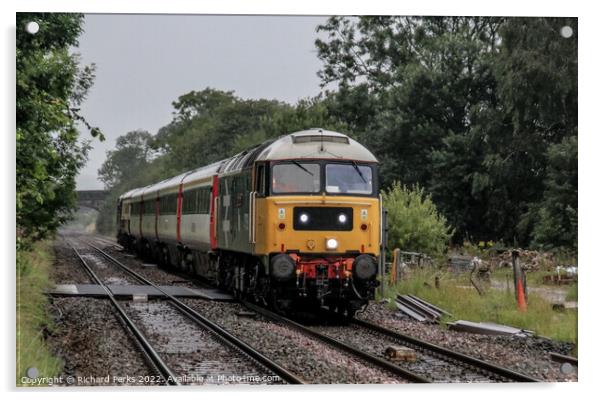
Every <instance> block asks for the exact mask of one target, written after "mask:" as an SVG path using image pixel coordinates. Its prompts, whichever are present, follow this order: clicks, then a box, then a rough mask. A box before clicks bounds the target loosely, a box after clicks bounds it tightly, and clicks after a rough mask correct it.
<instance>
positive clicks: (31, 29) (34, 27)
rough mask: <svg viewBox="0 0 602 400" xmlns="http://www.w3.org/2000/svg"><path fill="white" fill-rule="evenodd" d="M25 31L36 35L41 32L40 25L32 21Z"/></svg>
mask: <svg viewBox="0 0 602 400" xmlns="http://www.w3.org/2000/svg"><path fill="white" fill-rule="evenodd" d="M25 30H26V31H27V33H30V34H32V35H35V34H36V33H38V31H39V30H40V25H39V24H38V23H37V22H36V21H31V22H28V23H27V25H25Z"/></svg>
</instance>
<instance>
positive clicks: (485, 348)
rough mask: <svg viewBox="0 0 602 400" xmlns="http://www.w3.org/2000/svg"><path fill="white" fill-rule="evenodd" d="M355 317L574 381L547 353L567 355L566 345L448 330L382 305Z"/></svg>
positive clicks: (521, 368) (527, 371)
mask: <svg viewBox="0 0 602 400" xmlns="http://www.w3.org/2000/svg"><path fill="white" fill-rule="evenodd" d="M356 317H357V318H358V319H364V320H366V321H369V322H372V323H375V324H378V325H381V326H383V327H386V328H389V329H391V330H394V331H398V332H401V333H404V334H407V335H410V336H414V337H416V338H418V339H421V340H424V341H427V342H431V343H433V344H437V345H440V346H443V347H446V348H449V349H452V350H455V351H458V352H461V353H465V354H468V355H471V356H473V357H476V358H480V359H482V360H484V361H488V362H492V363H495V364H498V365H500V366H502V367H506V368H509V369H512V370H514V371H517V372H520V373H523V374H525V375H529V376H532V377H534V378H537V379H540V380H545V381H553V382H565V381H577V374H578V371H577V368H575V369H574V370H573V371H572V372H571V373H568V374H565V373H563V372H561V371H560V366H561V364H560V363H557V362H554V361H551V360H550V357H549V354H548V352H556V353H561V354H569V353H570V352H571V350H572V349H573V345H572V344H570V343H562V342H557V341H554V340H550V339H547V338H542V337H515V336H489V335H478V334H473V333H467V332H456V331H450V330H447V329H445V328H444V327H442V326H440V325H429V324H424V323H420V322H416V321H411V320H408V319H405V318H402V317H400V316H398V315H397V314H396V312H395V311H392V310H390V309H389V308H388V307H387V305H386V304H377V303H372V304H370V306H368V308H367V310H366V311H365V312H364V313H360V314H357V316H356Z"/></svg>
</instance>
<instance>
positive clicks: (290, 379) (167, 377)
mask: <svg viewBox="0 0 602 400" xmlns="http://www.w3.org/2000/svg"><path fill="white" fill-rule="evenodd" d="M83 243H84V244H85V245H86V246H88V247H89V248H91V249H94V251H95V252H96V253H97V254H100V255H101V256H102V257H103V258H104V259H106V260H108V261H109V262H110V263H111V264H112V265H114V266H115V267H117V268H118V269H119V270H120V271H121V272H123V273H125V274H127V275H129V276H130V277H131V278H133V279H134V280H135V281H137V282H139V283H142V284H144V285H148V286H151V287H153V288H155V289H156V290H158V291H159V292H161V293H162V294H163V296H165V297H166V298H167V299H168V300H167V303H168V304H169V305H170V306H172V308H173V309H175V310H177V312H178V313H179V314H181V316H183V317H184V318H186V319H187V320H189V321H191V322H192V323H194V324H195V325H197V326H198V327H200V328H201V329H202V330H204V331H206V332H208V333H209V334H210V335H211V336H212V337H213V338H214V339H216V340H217V341H218V342H221V343H222V344H223V345H225V346H227V347H228V348H229V349H230V350H231V351H234V352H236V353H238V354H240V355H243V356H244V357H245V358H246V359H248V360H249V361H251V362H252V363H254V364H255V365H257V366H259V367H260V368H261V369H263V370H264V371H269V372H270V373H272V374H274V375H277V376H279V377H280V379H281V380H282V381H283V382H284V383H288V384H304V383H305V382H304V381H303V380H302V379H301V378H299V377H298V376H296V375H295V374H293V373H291V372H290V371H288V370H287V369H285V368H283V367H282V366H280V365H279V364H278V363H276V362H274V361H272V360H271V359H269V358H268V357H265V356H264V355H263V354H261V353H260V352H258V351H257V350H255V349H254V348H253V347H251V346H249V345H248V344H247V343H245V342H244V341H242V340H240V339H239V338H237V337H235V336H233V335H231V334H230V333H229V332H227V331H226V330H224V329H223V328H221V327H220V326H219V325H217V324H215V323H213V322H212V321H210V320H208V319H207V318H205V317H204V316H202V315H201V314H199V313H198V312H197V311H195V310H193V309H192V308H190V307H188V306H187V305H186V304H184V303H183V302H181V301H180V300H179V299H177V298H175V297H174V296H172V295H170V294H169V293H166V292H165V291H164V290H163V289H161V288H160V287H159V286H157V285H156V284H154V283H153V282H151V281H150V280H148V279H146V278H145V277H143V276H142V275H140V274H138V273H137V272H135V271H133V270H132V269H131V268H129V267H127V266H126V265H125V264H123V263H121V262H120V261H119V260H117V259H115V258H114V257H112V256H111V255H110V254H108V253H106V252H105V251H103V250H102V249H100V248H98V247H96V246H94V245H92V244H91V243H88V242H83ZM69 245H70V247H71V248H72V249H73V251H74V252H75V254H76V255H77V257H78V258H79V260H80V261H81V263H82V265H83V266H84V268H85V269H86V271H87V272H88V273H89V274H90V275H91V276H92V279H93V280H94V282H95V283H96V284H98V285H101V287H102V288H103V290H104V291H105V293H106V294H107V296H108V298H109V299H110V301H111V303H112V304H113V306H114V307H115V308H116V310H117V311H118V314H119V316H120V318H122V319H123V320H124V321H125V323H126V325H127V327H128V329H129V330H130V331H131V332H132V333H133V334H134V337H135V338H136V340H137V343H138V344H139V347H140V348H141V349H143V350H144V355H145V357H146V358H147V360H149V362H150V364H151V365H152V366H153V368H154V369H155V370H157V371H158V372H159V374H160V375H161V376H162V377H163V380H164V383H166V384H171V385H178V384H179V381H180V379H178V377H177V376H176V375H174V371H173V370H172V369H170V367H169V366H168V365H167V362H166V361H165V360H164V359H163V358H162V357H161V356H160V354H159V351H157V349H156V348H154V347H153V345H152V344H151V341H150V340H149V339H148V338H147V337H146V336H145V335H144V334H143V333H142V330H141V329H140V328H139V327H138V326H137V325H136V323H135V322H134V320H133V318H131V317H130V316H128V314H127V313H126V311H125V310H124V307H123V306H122V305H121V304H120V303H119V302H118V301H117V300H116V299H115V298H114V296H113V294H112V293H111V291H110V289H109V288H108V287H107V285H106V284H105V283H103V282H102V280H101V279H100V278H99V277H98V275H97V274H96V273H95V272H94V271H93V269H92V268H91V267H90V266H89V264H88V263H87V262H86V260H85V259H84V257H82V255H81V254H80V252H79V251H78V250H77V249H76V248H75V246H73V245H72V244H69ZM164 312H165V310H162V311H161V313H164ZM232 363H233V364H236V362H235V360H232Z"/></svg>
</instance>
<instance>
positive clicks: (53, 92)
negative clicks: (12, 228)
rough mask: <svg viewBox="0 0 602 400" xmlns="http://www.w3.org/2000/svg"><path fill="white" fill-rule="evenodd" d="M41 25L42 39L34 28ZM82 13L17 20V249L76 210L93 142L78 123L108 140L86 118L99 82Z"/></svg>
mask: <svg viewBox="0 0 602 400" xmlns="http://www.w3.org/2000/svg"><path fill="white" fill-rule="evenodd" d="M29 21H36V22H38V24H39V25H40V30H39V32H38V33H37V34H35V35H32V34H29V33H27V32H26V31H25V29H24V27H25V25H26V23H27V22H29ZM82 21H83V16H82V15H81V14H47V13H18V14H17V48H16V53H17V57H16V67H17V85H16V94H17V97H16V121H17V131H16V140H17V143H16V159H17V174H16V188H17V198H16V205H17V209H16V216H17V247H18V248H21V247H28V246H29V245H30V244H31V242H32V241H35V240H39V239H43V238H45V237H48V235H50V234H52V233H53V232H54V231H55V230H56V228H57V227H58V226H59V225H61V224H62V223H63V222H65V221H66V220H68V218H69V214H70V212H71V210H72V208H73V207H74V205H75V192H74V190H75V176H76V175H77V172H78V170H79V168H80V167H81V166H82V165H83V164H84V162H85V160H86V154H87V151H88V149H89V144H88V142H84V143H83V144H79V143H78V131H77V123H82V124H83V125H85V126H86V127H87V128H89V129H90V131H91V133H92V135H93V136H99V137H100V138H102V135H101V134H100V131H99V130H98V128H94V127H91V126H90V125H89V124H88V123H87V122H86V121H85V119H84V118H83V117H81V116H80V115H79V114H78V106H79V105H80V104H81V102H82V101H83V100H84V99H85V96H86V93H87V91H88V89H89V88H90V87H91V85H92V82H93V80H94V66H93V65H92V66H85V67H81V66H80V65H79V59H78V57H77V55H73V54H70V52H69V49H70V47H72V46H77V37H78V35H79V34H80V33H81V24H82Z"/></svg>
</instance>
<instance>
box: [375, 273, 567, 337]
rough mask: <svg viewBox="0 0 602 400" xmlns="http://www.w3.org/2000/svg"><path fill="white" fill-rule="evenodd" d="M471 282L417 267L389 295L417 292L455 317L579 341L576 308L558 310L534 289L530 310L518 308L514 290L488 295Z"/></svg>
mask: <svg viewBox="0 0 602 400" xmlns="http://www.w3.org/2000/svg"><path fill="white" fill-rule="evenodd" d="M436 275H439V277H440V285H439V289H437V288H435V276H436ZM425 283H426V284H425ZM462 286H464V287H462ZM468 286H471V284H470V282H469V279H468V276H467V275H466V274H463V275H459V276H454V275H453V274H451V273H447V272H441V271H437V270H435V269H423V270H414V271H412V272H411V274H410V276H408V277H406V278H405V279H403V280H402V281H401V282H399V283H398V284H397V285H396V286H395V287H392V288H389V290H388V293H387V296H388V297H390V298H394V297H395V295H396V294H397V293H400V294H413V295H416V296H418V297H421V298H423V299H424V300H426V301H428V302H431V303H433V304H435V305H437V306H439V307H441V308H443V309H445V310H447V311H449V312H450V313H451V314H452V315H453V319H452V320H458V319H463V320H469V321H475V322H495V323H498V324H504V325H511V326H514V327H517V328H522V329H527V330H532V331H535V333H536V334H538V335H540V336H546V337H550V338H553V339H556V340H560V341H568V342H572V343H577V312H576V311H574V310H567V311H564V312H558V311H554V310H552V306H551V304H550V303H548V302H547V301H546V300H544V299H543V298H541V297H539V296H537V295H536V294H535V293H530V294H529V303H528V310H527V311H526V312H518V311H517V309H516V301H515V299H514V292H513V291H510V292H507V291H506V290H495V289H490V290H489V291H487V292H486V294H485V295H484V296H479V294H478V293H477V291H476V290H475V289H474V288H473V287H468ZM575 290H576V289H575ZM448 321H450V320H449V319H448V320H446V321H443V322H448Z"/></svg>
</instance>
